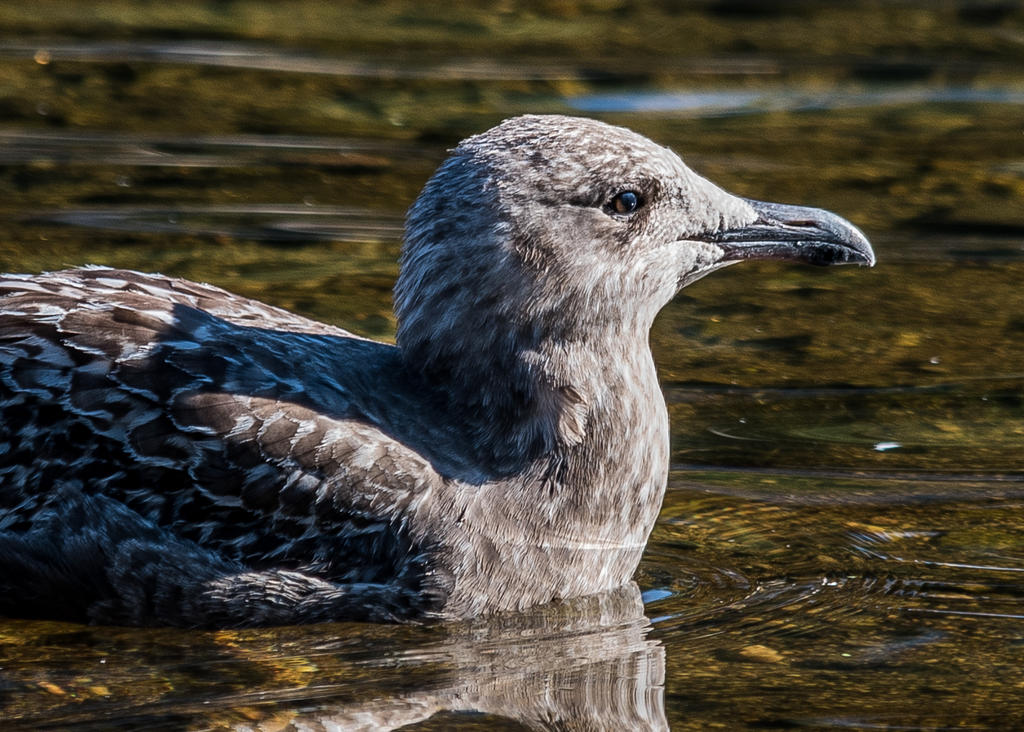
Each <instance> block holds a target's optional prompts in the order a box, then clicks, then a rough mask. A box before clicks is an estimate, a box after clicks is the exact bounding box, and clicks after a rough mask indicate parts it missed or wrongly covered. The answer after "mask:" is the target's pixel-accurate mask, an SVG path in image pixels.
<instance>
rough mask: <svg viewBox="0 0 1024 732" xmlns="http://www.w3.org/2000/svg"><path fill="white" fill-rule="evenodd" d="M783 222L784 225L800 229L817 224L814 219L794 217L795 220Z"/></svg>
mask: <svg viewBox="0 0 1024 732" xmlns="http://www.w3.org/2000/svg"><path fill="white" fill-rule="evenodd" d="M785 223H786V226H792V227H795V228H801V229H810V228H812V227H814V226H817V224H816V223H815V222H814V221H811V220H810V219H796V220H795V221H787V222H785Z"/></svg>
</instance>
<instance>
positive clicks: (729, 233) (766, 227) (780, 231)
mask: <svg viewBox="0 0 1024 732" xmlns="http://www.w3.org/2000/svg"><path fill="white" fill-rule="evenodd" d="M747 203H749V204H750V205H751V206H753V208H754V210H755V211H756V212H757V220H756V221H754V223H752V224H749V225H748V226H742V227H738V228H735V229H727V230H725V231H722V232H719V233H718V234H717V235H716V236H715V237H713V238H712V239H711V241H712V242H714V243H715V244H718V245H719V246H720V247H722V249H723V250H724V251H725V254H724V256H723V257H722V259H721V260H720V261H722V262H738V261H740V260H744V259H792V260H797V261H801V262H808V263H809V264H816V265H819V266H827V265H830V264H851V263H853V264H863V265H867V266H868V267H873V266H874V264H875V253H874V251H872V249H871V244H870V243H869V242H868V240H867V237H865V236H864V234H862V233H861V231H860V229H858V228H857V227H856V226H854V225H853V224H851V223H850V222H849V221H847V220H846V219H842V218H840V217H838V216H836V215H835V214H834V213H830V212H828V211H823V210H821V209H820V208H806V207H804V206H787V205H785V204H781V203H764V202H762V201H751V200H747Z"/></svg>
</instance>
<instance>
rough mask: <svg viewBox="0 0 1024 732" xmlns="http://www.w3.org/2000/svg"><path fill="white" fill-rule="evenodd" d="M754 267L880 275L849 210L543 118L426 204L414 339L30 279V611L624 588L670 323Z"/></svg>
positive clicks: (371, 605) (236, 620) (145, 291)
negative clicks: (733, 275)
mask: <svg viewBox="0 0 1024 732" xmlns="http://www.w3.org/2000/svg"><path fill="white" fill-rule="evenodd" d="M745 259H791V260H802V261H805V262H810V263H812V264H818V265H827V264H842V263H847V262H854V263H859V264H866V265H872V264H874V254H873V253H872V250H871V247H870V245H869V244H868V242H867V240H866V239H865V238H864V236H863V235H862V234H861V233H860V232H859V231H858V230H857V229H856V228H855V227H854V226H853V225H851V224H849V223H848V222H846V221H844V220H843V219H841V218H839V217H837V216H835V215H833V214H831V213H828V212H825V211H821V210H818V209H811V208H801V207H796V206H786V205H780V204H774V203H762V202H758V201H751V200H746V199H743V198H738V197H736V196H733V195H730V194H728V193H726V192H725V191H723V190H721V189H720V188H718V187H716V186H715V185H713V184H712V183H710V182H708V181H707V180H705V179H703V178H701V177H699V176H698V175H697V174H695V173H694V172H692V171H691V170H690V169H689V168H687V167H686V166H685V165H684V164H683V162H682V161H681V160H680V159H679V158H678V157H677V156H676V155H675V154H674V153H673V152H672V151H670V150H668V149H666V148H664V147H661V146H660V145H657V144H655V143H653V142H651V141H650V140H648V139H646V138H644V137H641V136H640V135H637V134H635V133H633V132H631V131H629V130H626V129H623V128H620V127H613V126H610V125H607V124H604V123H601V122H597V121H594V120H588V119H574V118H569V117H559V116H524V117H517V118H515V119H510V120H507V121H505V122H503V123H502V124H500V125H498V126H497V127H495V128H493V129H491V130H489V131H487V132H484V133H482V134H479V135H476V136H474V137H471V138H469V139H467V140H465V141H463V142H462V143H461V144H460V145H459V146H458V147H457V148H455V150H454V151H453V152H452V153H451V156H450V157H449V158H448V159H447V160H446V161H445V162H444V164H442V165H441V167H440V169H438V171H437V172H436V173H435V174H434V176H433V177H432V178H431V179H430V180H429V181H428V182H427V184H426V187H425V188H424V189H423V192H422V193H421V195H420V196H419V198H418V199H417V201H416V202H415V204H414V205H413V206H412V208H411V209H410V211H409V214H408V220H407V230H406V236H405V243H404V247H403V251H402V260H401V273H400V275H399V278H398V282H397V284H396V286H395V311H396V314H397V317H398V322H399V326H398V333H397V345H395V346H392V345H388V344H385V343H378V342H375V341H370V340H366V339H363V338H360V337H358V336H355V335H352V334H351V333H348V332H346V331H344V330H341V329H340V328H336V327H333V326H329V325H325V324H322V323H318V322H315V321H312V320H308V319H306V318H303V317H300V316H298V315H294V314H292V313H289V312H286V311H284V310H280V309H278V308H275V307H271V306H268V305H264V304H262V303H259V302H256V301H253V300H248V299H245V298H242V297H238V296H236V295H232V294H230V293H228V292H225V291H224V290H221V289H219V288H216V287H212V286H210V285H205V284H198V283H195V282H189V281H186V280H181V279H175V278H172V277H165V276H162V275H155V274H141V273H138V272H131V271H124V270H114V269H105V268H98V267H90V268H85V269H76V270H65V271H60V272H50V273H46V274H40V275H21V274H16V275H6V276H3V277H2V278H0V612H2V613H5V614H9V615H18V616H28V617H52V618H62V619H72V620H85V621H91V622H95V623H111V624H134V625H158V624H170V625H179V626H203V627H224V626H246V625H266V624H283V623H299V622H319V621H329V620H368V621H418V620H428V619H458V618H466V617H471V616H475V615H479V614H483V613H489V612H494V611H502V610H521V609H523V608H526V607H529V606H531V605H535V604H539V603H546V602H550V601H552V600H556V599H559V598H563V599H564V598H572V597H578V596H583V595H588V594H592V593H598V592H602V591H605V590H609V589H612V588H615V587H618V586H621V585H623V584H625V583H627V582H629V581H630V578H631V577H632V575H633V572H634V570H635V569H636V567H637V564H638V562H639V560H640V555H641V553H642V552H643V549H644V544H645V542H646V541H647V537H648V534H649V533H650V531H651V528H652V527H653V525H654V522H655V519H656V517H657V515H658V510H659V508H660V506H661V501H662V496H663V494H664V491H665V486H666V480H667V472H668V461H669V426H668V414H667V411H666V408H665V401H664V398H663V396H662V393H661V390H660V388H659V385H658V379H657V374H656V371H655V367H654V362H653V360H652V358H651V353H650V349H649V347H648V333H649V330H650V327H651V324H652V322H653V320H654V317H655V315H656V314H657V313H658V311H659V310H660V309H661V308H662V307H663V306H664V305H665V304H666V303H668V302H669V300H671V299H672V297H673V296H674V295H675V294H676V293H677V292H678V291H679V289H680V288H682V287H685V286H686V285H688V284H690V283H692V282H694V281H695V280H697V279H699V278H700V277H703V276H704V275H706V274H708V273H709V272H712V271H713V270H716V269H720V268H721V267H724V266H726V265H728V264H732V263H734V262H738V261H740V260H745Z"/></svg>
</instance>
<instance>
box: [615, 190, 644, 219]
mask: <svg viewBox="0 0 1024 732" xmlns="http://www.w3.org/2000/svg"><path fill="white" fill-rule="evenodd" d="M638 208H640V194H638V193H637V192H636V191H622V192H621V193H616V194H615V197H614V198H613V199H612V200H611V201H609V203H608V210H609V211H610V212H611V213H616V214H619V215H622V216H625V215H628V214H631V213H633V212H634V211H636V210H637V209H638Z"/></svg>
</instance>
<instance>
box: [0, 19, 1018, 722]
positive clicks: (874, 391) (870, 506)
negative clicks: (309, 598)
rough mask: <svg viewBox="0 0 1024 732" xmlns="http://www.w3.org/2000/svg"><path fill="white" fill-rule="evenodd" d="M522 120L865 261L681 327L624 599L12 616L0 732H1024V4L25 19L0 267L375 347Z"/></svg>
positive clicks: (735, 284)
mask: <svg viewBox="0 0 1024 732" xmlns="http://www.w3.org/2000/svg"><path fill="white" fill-rule="evenodd" d="M524 112H560V113H568V114H585V115H590V116H596V117H599V118H601V119H605V120H607V121H610V122H613V123H621V124H626V125H628V126H630V127H632V128H634V129H636V130H638V131H640V132H642V133H644V134H647V135H649V136H651V137H653V138H654V139H656V140H658V141H659V142H661V143H663V144H666V145H669V146H671V147H673V148H674V149H675V150H677V151H678V152H679V153H680V154H681V155H682V156H683V157H684V159H685V160H686V161H687V162H688V163H690V164H691V166H693V167H694V168H696V169H697V170H698V171H699V172H701V173H703V174H705V175H707V176H708V177H710V178H711V179H713V180H714V181H716V182H717V183H719V184H721V185H722V186H723V187H725V188H727V189H729V190H732V191H734V192H736V193H739V194H742V195H745V196H749V197H753V198H761V199H768V200H779V201H786V202H793V203H805V204H811V205H818V206H822V207H826V208H830V209H832V210H835V211H837V212H838V213H840V214H842V215H844V216H846V217H848V218H850V219H851V220H853V221H854V222H855V223H857V224H858V225H859V226H861V227H862V228H863V229H864V230H865V231H866V232H867V233H868V235H869V236H870V238H871V239H872V241H873V243H874V244H875V246H876V250H877V253H878V257H879V265H878V267H876V268H875V269H874V270H862V269H852V268H845V269H841V270H831V269H830V270H817V269H813V268H805V267H794V266H783V265H771V264H745V265H743V266H740V267H735V268H730V269H729V270H727V271H724V272H721V273H717V274H716V275H714V276H713V277H709V278H707V279H705V280H702V281H701V282H700V283H698V284H696V285H694V286H692V287H690V288H688V289H687V290H686V291H685V292H683V293H682V294H681V295H680V296H679V297H678V298H677V299H676V301H675V302H674V303H672V304H671V305H670V306H669V307H668V308H667V309H666V310H665V311H664V312H663V313H662V315H661V317H660V318H659V320H658V321H657V323H656V326H655V330H654V333H653V334H652V346H653V348H654V351H655V357H656V359H657V362H658V364H659V368H660V370H661V377H662V381H663V384H664V387H665V393H666V398H667V400H668V403H669V409H670V412H671V416H672V428H673V465H672V473H671V475H670V478H669V491H668V496H667V498H666V502H665V507H664V511H663V513H662V516H661V520H660V522H659V524H658V526H657V527H656V529H655V531H654V534H653V536H652V538H651V542H650V545H649V548H648V552H647V553H646V555H645V558H644V561H643V563H642V565H641V567H640V571H639V573H638V575H637V578H636V580H637V583H638V588H635V589H634V588H626V589H624V590H623V591H622V592H620V593H613V594H612V595H611V596H609V597H604V598H590V599H587V600H585V601H580V602H578V603H571V604H569V605H568V606H565V607H558V608H544V609H538V610H537V611H536V612H533V613H530V614H527V615H526V616H511V617H501V618H495V619H490V620H487V621H480V622H475V623H467V624H461V625H456V626H451V627H438V628H390V627H374V626H364V625H353V624H338V625H327V626H319V627H313V628H280V629H267V630H259V631H245V632H219V633H207V632H185V631H175V630H166V629H165V630H130V629H111V628H90V627H84V626H76V625H65V624H55V623H38V622H28V621H2V622H0V715H2V717H3V719H4V724H5V728H23V729H46V728H59V729H63V728H68V727H76V728H84V729H90V728H94V729H111V728H124V729H132V728H137V727H139V726H145V727H148V728H152V729H182V728H184V729H221V728H236V729H268V730H269V729H286V728H289V726H291V727H292V728H310V729H319V728H328V727H329V726H330V725H331V724H336V725H339V726H341V727H342V728H359V727H360V725H362V727H364V728H367V729H374V728H380V727H387V726H390V727H398V726H407V728H410V729H450V728H460V729H476V728H480V729H484V728H487V729H495V728H498V729H521V728H523V727H533V728H563V727H575V728H602V727H603V728H607V729H631V728H636V729H643V728H648V727H649V728H663V727H666V726H671V727H672V728H676V729H685V728H695V729H703V728H706V727H707V726H710V725H721V726H724V727H726V728H761V729H764V728H769V729H778V728H787V727H794V726H804V727H812V728H816V727H832V726H838V727H850V728H854V729H863V728H901V729H935V728H946V727H958V728H959V727H968V728H986V727H1012V726H1014V724H1024V701H1022V699H1024V519H1022V518H1021V517H1022V516H1024V461H1022V449H1021V445H1022V444H1024V343H1022V342H1024V298H1022V295H1021V282H1022V281H1024V122H1022V120H1024V10H1022V9H1021V8H1020V7H1019V5H1018V4H1015V3H979V2H970V1H967V0H964V1H963V2H949V3H942V4H936V3H928V2H923V0H922V1H921V2H914V1H910V2H881V3H875V2H819V3H809V2H806V3H805V2H794V3H786V4H783V5H781V6H778V7H775V6H768V5H766V4H760V3H746V2H732V1H725V2H693V3H678V4H655V3H651V4H645V3H640V4H636V5H630V6H625V5H622V6H620V5H618V4H615V3H575V2H566V3H548V2H534V3H525V4H520V5H512V4H506V5H502V6H501V7H499V8H497V9H495V8H494V7H493V4H480V5H472V4H460V5H459V6H458V7H454V6H453V7H447V8H440V9H430V10H427V9H426V6H421V5H420V4H416V3H404V2H394V1H392V2H383V3H373V4H370V3H367V4H355V3H353V4H337V5H330V6H327V4H324V3H317V2H311V1H310V2H292V3H280V4H278V3H267V2H236V3H214V2H209V3H207V2H183V3H173V4H165V5H163V6H156V5H152V4H149V3H145V4H139V3H132V2H127V1H124V2H116V1H114V0H107V1H105V2H96V3H90V4H88V6H87V5H86V4H72V3H60V2H49V1H47V0H37V1H36V2H32V3H26V2H17V1H15V2H8V3H5V4H4V6H3V7H2V8H0V193H2V195H0V267H2V268H3V269H5V270H17V271H39V270H44V269H54V268H59V267H63V266H68V265H79V264H84V263H101V264H107V265H114V266H125V267H132V268H136V269H142V270H147V271H162V272H165V273H168V274H174V275H180V276H184V277H189V278H193V279H198V280H203V281H209V282H214V283H216V284H218V285H222V286H224V287H227V288H229V289H232V290H234V291H237V292H240V293H243V294H246V295H250V296H254V297H259V298H261V299H264V300H267V301H270V302H272V303H274V304H277V305H280V306H284V307H287V308H291V309H294V310H297V311H299V312H302V313H304V314H307V315H311V316H313V317H317V318H322V319H325V320H328V321H330V322H333V323H337V324H339V325H341V326H343V327H345V328H349V329H351V330H354V331H356V332H359V333H362V334H365V335H369V336H373V337H378V338H384V339H390V338H393V334H394V326H395V323H394V319H393V317H392V315H391V308H390V288H391V285H392V283H393V281H394V277H395V274H396V271H397V265H396V257H397V254H398V250H399V246H400V238H401V227H402V218H403V214H404V211H405V209H406V207H407V206H408V205H409V203H410V202H411V201H412V200H413V198H414V197H415V195H416V193H417V192H418V190H419V188H420V186H421V185H422V184H423V182H424V181H425V180H426V178H427V176H429V174H430V172H431V171H432V170H433V168H434V167H435V166H436V165H437V164H438V163H439V162H440V161H441V160H442V159H443V158H444V156H445V151H446V149H448V148H450V147H451V146H453V145H454V144H455V143H456V142H457V141H458V140H459V139H460V138H462V137H464V136H465V135H468V134H471V133H473V132H478V131H480V130H483V129H485V128H487V127H489V126H490V125H492V124H494V123H496V122H497V121H499V120H501V119H503V118H505V117H507V116H511V115H513V114H519V113H524Z"/></svg>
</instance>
